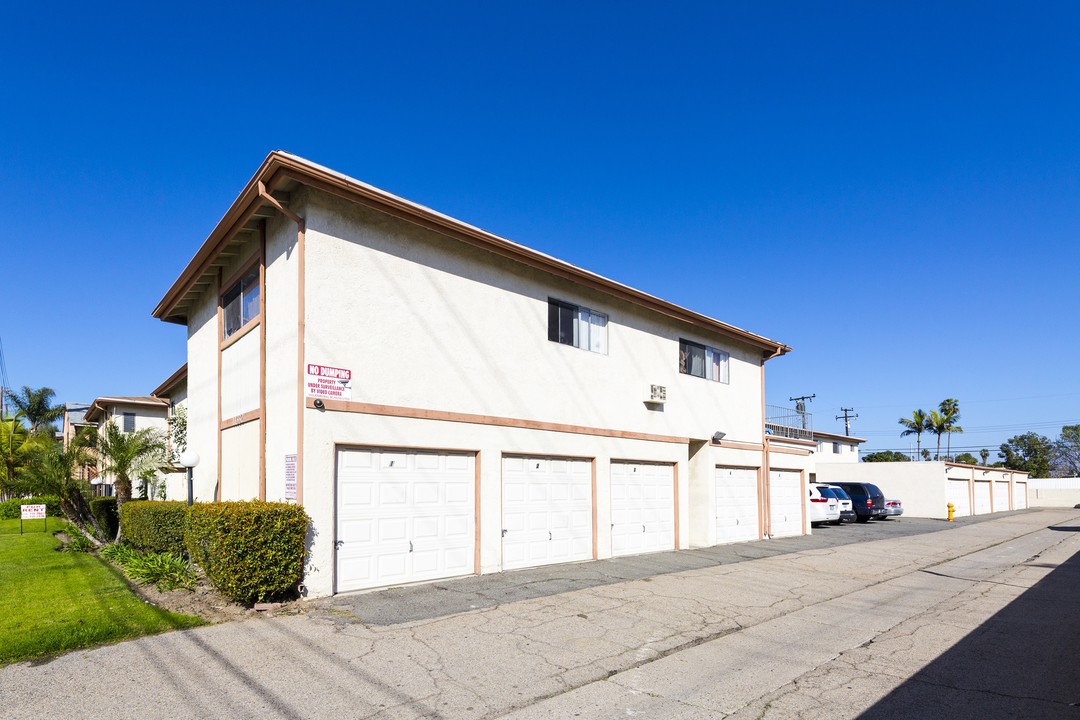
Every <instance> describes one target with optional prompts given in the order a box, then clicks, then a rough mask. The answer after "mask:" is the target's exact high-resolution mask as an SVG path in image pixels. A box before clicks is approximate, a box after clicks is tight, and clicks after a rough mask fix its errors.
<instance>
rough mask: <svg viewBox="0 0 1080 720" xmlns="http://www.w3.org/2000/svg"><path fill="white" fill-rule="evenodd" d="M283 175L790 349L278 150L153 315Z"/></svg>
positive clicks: (161, 312) (750, 340) (670, 312)
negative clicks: (262, 189)
mask: <svg viewBox="0 0 1080 720" xmlns="http://www.w3.org/2000/svg"><path fill="white" fill-rule="evenodd" d="M284 179H289V180H293V181H295V182H298V183H301V184H304V185H307V186H309V187H312V188H315V189H318V190H322V191H323V192H327V193H330V194H332V195H336V196H338V197H342V198H344V199H346V200H349V201H352V202H355V203H359V204H362V205H365V206H367V207H371V208H373V209H376V210H379V211H381V212H383V213H386V214H388V215H391V216H393V217H397V218H399V219H401V220H404V221H406V222H409V223H412V224H414V225H419V226H421V227H424V228H427V229H429V230H433V231H435V232H438V233H441V234H443V235H447V236H449V237H452V238H454V239H456V240H459V241H461V242H464V243H466V244H469V245H472V246H474V247H477V248H480V249H482V250H486V251H488V252H492V253H495V254H496V255H500V256H502V257H506V258H509V259H511V260H514V261H516V262H519V263H521V264H523V265H526V266H529V267H532V268H535V269H538V270H542V271H544V272H547V273H550V274H552V275H555V276H557V277H561V278H564V279H567V280H570V281H571V282H574V283H577V284H579V285H584V286H586V287H589V288H592V289H595V290H599V291H600V292H602V293H604V294H606V295H610V296H613V297H615V298H618V299H620V300H624V301H627V302H630V303H632V304H634V305H638V306H640V307H643V308H646V309H648V310H652V311H654V312H657V313H660V314H661V315H665V316H667V317H670V318H673V319H676V320H680V321H682V322H686V323H689V324H690V325H693V326H695V327H698V328H702V329H704V330H707V331H710V332H714V333H718V334H720V335H722V336H725V337H727V338H730V339H733V340H737V341H739V342H742V343H745V344H748V345H751V346H753V347H757V348H759V349H761V351H762V353H763V357H764V358H765V359H771V358H774V357H778V356H780V355H784V354H786V353H788V352H791V348H790V347H788V346H787V345H784V344H783V343H780V342H777V341H775V340H770V339H769V338H766V337H763V336H761V335H756V334H754V333H752V332H749V331H747V330H743V329H741V328H737V327H735V326H733V325H728V324H727V323H723V322H720V321H719V320H715V319H713V318H710V317H708V316H707V315H702V314H701V313H697V312H694V311H693V310H688V309H686V308H684V307H681V306H679V305H675V304H674V303H670V302H668V301H666V300H661V299H660V298H658V297H656V296H654V295H649V294H648V293H645V292H642V291H640V290H635V289H634V288H631V287H629V286H627V285H623V284H622V283H619V282H616V281H614V280H610V279H608V278H605V277H603V276H601V275H597V274H596V273H592V272H589V271H588V270H583V269H582V268H579V267H577V266H575V265H571V264H570V263H567V262H564V261H562V260H559V259H557V258H554V257H552V256H550V255H547V254H545V253H542V252H539V251H538V250H533V249H531V248H527V247H525V246H524V245H520V244H518V243H515V242H513V241H511V240H507V239H506V238H503V237H500V236H498V235H495V234H493V233H489V232H487V231H485V230H481V229H480V228H477V227H474V226H472V225H469V224H468V223H464V222H462V221H460V220H456V219H454V218H452V217H450V216H448V215H443V214H442V213H440V212H437V211H435V210H432V209H431V208H428V207H425V206H423V205H419V204H417V203H414V202H411V201H409V200H406V199H405V198H402V197H398V196H397V195H393V194H392V193H388V192H386V191H385V190H380V189H379V188H376V187H374V186H372V185H368V184H367V183H364V182H361V181H359V180H356V179H354V178H351V177H349V176H347V175H343V174H341V173H339V172H335V171H333V170H331V169H329V168H326V167H323V166H322V165H317V164H316V163H313V162H310V161H308V160H304V159H303V158H300V157H297V156H295V155H290V154H289V153H285V152H282V151H280V150H275V151H274V152H272V153H270V155H268V156H267V158H266V160H265V161H263V164H262V166H261V167H260V168H259V170H258V171H257V172H256V173H255V175H254V176H253V177H252V178H251V180H249V181H248V183H247V185H246V186H245V187H244V189H243V191H242V192H241V193H240V195H239V196H238V197H237V198H236V200H235V201H234V202H233V204H232V206H231V207H230V208H229V210H228V212H226V213H225V216H224V217H223V218H222V219H221V221H220V222H219V223H218V224H217V227H215V228H214V231H213V232H212V233H211V234H210V236H209V237H208V238H207V239H206V241H205V242H204V243H203V245H202V247H201V248H199V251H198V252H196V253H195V256H194V257H193V258H192V259H191V262H189V263H188V265H187V267H186V268H185V269H184V271H183V272H182V273H181V274H180V277H178V278H177V279H176V281H175V282H174V283H173V285H172V287H171V288H169V291H168V292H167V293H166V294H165V297H163V298H162V299H161V301H160V302H159V303H158V305H157V307H156V308H155V309H154V312H153V316H154V317H156V318H158V319H159V320H165V321H167V322H179V323H181V324H183V323H184V318H182V317H175V316H173V315H172V313H173V311H174V310H175V309H176V306H177V305H178V304H179V303H180V302H181V301H182V300H183V298H184V296H185V295H186V294H187V293H188V292H190V290H191V288H192V287H193V286H194V285H195V284H196V282H197V281H198V280H199V278H200V277H202V275H203V273H205V272H206V271H207V270H208V269H209V267H210V266H211V264H212V263H213V262H214V259H215V258H216V257H217V255H218V253H220V252H221V250H222V249H223V248H224V247H225V245H226V244H227V243H228V242H229V240H230V239H231V238H232V236H233V235H234V234H235V232H236V231H237V230H238V229H239V228H241V227H243V225H244V223H246V222H247V221H248V220H249V219H250V218H251V215H252V214H254V212H255V211H256V210H257V209H258V208H259V206H260V205H262V202H263V201H262V200H261V199H260V197H259V183H262V184H263V185H264V186H265V187H266V190H267V192H273V190H274V189H275V188H276V187H277V186H278V185H279V184H280V183H281V182H282V181H283V180H284Z"/></svg>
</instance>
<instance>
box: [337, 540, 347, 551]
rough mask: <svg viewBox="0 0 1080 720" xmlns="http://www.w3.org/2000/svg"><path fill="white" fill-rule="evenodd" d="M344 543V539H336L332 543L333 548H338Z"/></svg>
mask: <svg viewBox="0 0 1080 720" xmlns="http://www.w3.org/2000/svg"><path fill="white" fill-rule="evenodd" d="M344 544H345V541H344V540H338V541H336V542H335V543H334V549H335V550H340V549H341V546H342V545H344Z"/></svg>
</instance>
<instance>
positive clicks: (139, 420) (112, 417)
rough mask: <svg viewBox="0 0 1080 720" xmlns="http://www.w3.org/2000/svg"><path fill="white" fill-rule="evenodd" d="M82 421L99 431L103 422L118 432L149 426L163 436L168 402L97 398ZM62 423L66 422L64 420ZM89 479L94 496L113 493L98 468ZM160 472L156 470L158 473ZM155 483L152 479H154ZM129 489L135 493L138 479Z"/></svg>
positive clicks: (167, 418)
mask: <svg viewBox="0 0 1080 720" xmlns="http://www.w3.org/2000/svg"><path fill="white" fill-rule="evenodd" d="M83 422H84V423H85V424H88V425H94V426H96V427H97V430H98V432H99V433H100V432H103V429H104V427H105V425H106V424H107V423H110V422H112V423H115V424H116V427H117V428H118V429H119V430H120V431H121V432H126V433H127V432H135V431H136V430H144V429H152V430H154V431H156V432H159V433H161V434H162V435H166V434H167V433H168V429H169V403H168V401H167V400H162V399H161V398H156V397H152V396H151V397H146V396H139V397H99V398H98V399H96V400H94V402H93V403H91V405H90V407H89V408H88V409H87V410H86V413H85V415H84V416H83ZM65 424H66V423H65ZM91 474H92V475H93V477H92V478H91V480H90V484H91V486H92V487H93V488H94V494H95V495H105V496H110V497H111V496H112V495H113V478H112V476H111V475H109V474H108V473H105V472H102V471H101V467H100V461H98V468H97V469H96V470H95V471H93V472H92V473H91ZM159 475H160V473H159ZM155 482H156V481H155ZM132 484H133V487H132V492H137V490H138V482H137V481H133V483H132Z"/></svg>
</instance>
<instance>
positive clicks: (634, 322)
mask: <svg viewBox="0 0 1080 720" xmlns="http://www.w3.org/2000/svg"><path fill="white" fill-rule="evenodd" d="M289 206H290V207H291V208H292V209H293V210H294V211H295V212H297V213H299V214H300V215H302V216H304V217H305V218H306V225H307V239H306V248H307V250H306V254H305V262H306V273H305V277H306V289H307V292H306V295H305V305H306V312H305V316H304V318H303V319H304V322H305V326H306V332H305V339H306V353H305V359H306V361H307V362H311V363H318V364H322V365H329V366H335V367H342V368H347V369H349V370H351V371H352V372H353V382H352V400H354V401H357V402H367V403H374V404H379V405H388V406H398V407H406V408H418V409H425V410H441V411H446V412H453V413H469V414H478V415H488V416H497V417H504V418H514V419H520V420H527V421H535V422H541V423H563V424H568V425H579V426H588V427H595V428H603V429H610V430H617V431H630V432H637V433H648V434H655V435H665V436H677V437H688V438H691V439H696V440H698V441H705V440H707V439H708V438H710V437H711V436H712V434H713V433H714V432H715V431H717V430H720V431H723V432H725V433H726V441H728V442H732V441H734V442H742V443H756V444H760V443H761V442H762V426H763V417H762V415H761V409H762V407H761V398H762V387H761V382H762V371H761V352H760V350H757V349H754V348H752V347H749V346H745V345H742V344H739V343H735V342H729V341H727V340H725V339H723V338H721V337H720V336H717V335H713V334H711V333H708V332H705V331H702V330H699V329H696V328H693V327H691V326H689V325H687V324H685V323H682V322H678V321H674V320H671V319H668V318H665V317H663V316H660V315H658V314H654V313H650V312H648V311H645V310H642V309H638V308H636V307H627V306H626V305H625V304H624V303H621V302H615V301H612V300H611V299H609V298H607V297H606V296H604V295H602V294H600V293H598V292H595V291H592V290H587V289H584V288H582V287H578V286H576V285H574V284H572V283H570V282H568V281H566V280H563V279H560V278H557V277H554V276H550V275H546V274H544V273H541V272H539V271H534V270H531V269H529V268H525V267H523V266H520V265H518V264H516V263H514V262H511V261H509V260H506V259H502V258H499V257H497V256H495V255H492V254H490V253H487V252H483V251H480V250H476V249H472V248H469V247H466V246H463V245H462V244H460V243H458V242H456V241H452V240H449V239H447V238H445V237H442V236H439V235H436V234H434V233H431V232H428V231H426V230H422V229H420V228H417V227H415V226H413V225H410V224H406V223H404V222H401V221H398V220H394V219H391V218H388V217H387V216H383V215H380V214H378V213H375V212H374V211H370V210H367V209H363V208H359V207H358V206H355V205H352V204H349V203H346V202H344V201H340V200H338V199H336V198H333V197H330V196H327V195H323V194H320V193H318V192H315V191H309V190H300V191H297V192H295V193H294V194H293V195H292V196H291V197H290V199H289ZM249 245H250V246H254V243H249ZM255 249H257V248H256V247H249V248H248V249H247V250H244V251H242V253H241V254H242V255H244V254H247V253H249V252H253V251H254V250H255ZM243 263H244V260H242V259H240V260H237V262H236V263H234V266H235V268H238V267H240V266H242V265H243ZM297 273H298V254H297V252H296V226H295V224H293V223H292V222H291V221H288V220H285V219H284V218H271V219H269V220H268V221H267V226H266V284H265V287H264V288H263V298H264V302H265V315H264V317H263V318H262V326H261V329H260V330H258V331H255V332H252V333H250V336H251V337H252V338H256V343H257V338H258V337H259V335H258V333H265V337H266V404H265V414H266V431H265V432H266V445H265V452H266V498H267V499H268V500H284V499H285V488H284V474H285V457H286V455H289V454H292V453H296V452H297V450H298V447H297V415H298V410H297V402H298V369H299V368H298V350H297V346H298V340H297V325H298V319H299V318H298V316H297V309H298V281H297V277H298V276H297ZM224 274H225V275H226V276H227V275H229V272H228V271H226V272H225V273H224ZM549 296H550V297H554V298H557V299H559V300H564V301H567V302H572V303H575V304H578V305H581V306H585V307H589V308H591V309H592V310H594V311H597V312H602V313H605V314H607V315H608V352H607V354H597V353H592V352H588V351H585V350H580V349H578V348H574V347H569V346H564V345H559V344H558V343H553V342H550V341H549V340H548V339H547V309H548V306H547V301H548V297H549ZM217 303H218V289H217V288H216V287H214V288H211V289H210V290H208V291H207V292H206V293H205V294H204V296H203V297H202V299H201V302H200V303H199V306H198V308H197V309H196V311H195V313H194V314H193V316H192V318H191V320H190V325H189V346H188V349H189V392H190V397H189V446H190V447H192V448H193V449H196V450H197V451H198V452H199V453H200V455H202V457H203V462H202V464H201V465H200V467H199V468H197V470H196V478H197V483H196V494H197V495H198V497H199V498H200V499H210V498H211V497H212V493H213V488H214V484H213V480H214V479H216V470H217V468H216V462H217V437H218V433H217V377H218V375H217V373H218V366H217V358H218V326H217V314H216V313H217ZM680 337H682V338H686V339H689V340H693V341H696V342H700V343H703V344H706V345H710V346H713V347H719V348H721V349H723V350H726V351H727V352H729V353H730V355H731V358H730V362H729V376H730V381H729V383H726V384H724V383H717V382H712V381H708V380H704V379H701V378H696V377H691V376H687V375H682V374H680V373H679V372H678V343H679V338H680ZM247 340H248V338H247V337H245V338H244V339H243V340H241V343H244V342H246V341H247ZM239 344H240V343H237V344H236V345H239ZM236 345H234V346H233V347H230V348H227V349H226V353H227V354H228V353H229V351H231V350H233V349H234V348H235V347H236ZM256 346H257V344H256ZM236 355H237V356H238V357H242V358H244V360H243V362H237V363H232V364H230V362H229V361H228V360H226V362H225V364H226V368H225V380H226V382H227V383H229V384H230V385H231V384H233V383H234V382H237V380H235V379H234V378H239V380H238V381H239V382H245V381H248V382H249V381H250V377H252V376H254V377H258V355H257V353H252V352H238V353H236ZM249 371H250V375H249V374H247V373H248V372H249ZM650 383H655V384H661V385H666V386H667V388H668V402H667V404H666V405H664V406H662V408H650V407H649V406H646V405H645V404H644V403H643V402H642V400H643V397H644V393H645V389H646V387H647V385H648V384H650ZM245 392H246V394H245V395H244V396H245V397H250V391H249V390H248V391H245ZM234 396H235V393H233V391H232V390H228V389H226V390H225V392H224V394H223V408H224V407H227V408H228V410H227V411H226V410H224V409H223V413H222V417H223V418H225V419H228V418H229V417H230V416H231V415H232V414H239V408H240V407H241V406H242V407H249V405H250V403H241V404H240V405H236V404H235V403H234V402H233V400H232V399H230V398H232V397H234ZM303 413H304V414H303V417H304V425H305V431H304V441H303V468H302V471H303V488H302V492H303V502H304V505H305V509H306V510H307V512H308V513H309V515H310V516H311V518H312V521H313V533H312V544H311V547H310V555H309V564H308V567H307V572H306V576H305V581H304V582H305V585H306V586H307V588H308V590H309V593H310V594H311V595H313V596H319V595H326V594H329V593H330V592H332V591H333V581H332V574H333V568H332V560H333V551H332V546H333V538H334V532H335V529H334V512H335V504H334V503H335V497H334V493H335V462H336V449H337V448H338V447H342V446H368V447H400V448H415V449H447V450H472V451H476V452H478V453H479V457H478V467H479V478H480V510H481V518H480V524H479V530H480V533H481V535H480V537H481V541H480V569H481V571H483V572H492V571H498V570H501V568H502V557H501V530H502V528H501V503H502V497H501V492H502V457H503V455H505V454H516V453H521V454H528V455H554V456H568V457H582V458H589V459H593V460H594V461H595V470H596V490H597V495H596V513H597V545H596V549H597V554H598V556H599V557H607V556H609V555H610V552H611V537H610V463H611V461H612V460H633V461H645V462H663V463H675V464H676V466H677V470H676V471H677V473H678V482H679V515H680V522H679V535H678V537H679V546H680V547H683V548H686V547H690V546H700V545H708V544H712V543H713V542H715V485H714V469H715V467H716V466H717V465H726V466H745V467H752V468H759V467H760V466H761V462H762V453H761V451H754V450H738V449H732V448H721V447H714V446H708V445H707V446H705V447H704V450H703V452H702V453H700V457H698V458H696V462H694V463H693V464H692V463H691V461H690V458H689V456H688V447H687V445H686V444H682V443H670V442H659V441H654V440H641V439H621V438H613V437H602V436H597V435H585V434H575V433H568V432H556V431H551V430H540V429H524V428H510V427H499V426H491V425H476V424H468V423H464V422H447V421H438V420H428V419H413V418H395V417H386V416H378V415H368V414H360V413H349V412H332V411H319V410H314V409H309V410H304V411H303ZM258 428H259V423H258V422H251V423H245V424H243V425H240V426H237V427H235V428H230V429H227V430H226V431H225V433H224V437H225V438H226V439H227V440H226V441H225V444H224V445H223V449H224V452H223V453H222V479H223V497H224V498H225V499H247V498H249V497H251V496H252V492H253V488H254V490H257V477H258V476H257V468H258V449H259V441H258ZM785 460H788V458H786V457H785ZM793 463H794V464H795V465H796V466H798V467H800V468H805V466H806V460H805V458H801V457H800V458H798V460H795V459H791V460H788V462H786V463H784V464H783V465H781V466H782V467H787V466H789V465H791V464H793ZM252 472H254V473H255V474H254V475H252ZM232 478H235V481H234V480H233V479H232ZM253 478H254V480H253ZM253 482H254V483H255V484H254V485H253ZM691 508H693V511H691ZM710 533H711V535H710Z"/></svg>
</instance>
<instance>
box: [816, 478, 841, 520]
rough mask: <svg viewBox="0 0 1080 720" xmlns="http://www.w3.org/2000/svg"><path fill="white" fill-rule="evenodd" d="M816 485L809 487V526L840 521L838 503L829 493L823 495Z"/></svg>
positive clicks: (819, 487)
mask: <svg viewBox="0 0 1080 720" xmlns="http://www.w3.org/2000/svg"><path fill="white" fill-rule="evenodd" d="M821 487H822V486H820V485H818V484H817V483H814V484H812V485H811V486H810V525H811V526H813V525H819V524H821V523H827V522H834V521H838V520H840V501H839V500H837V499H836V497H834V496H833V495H832V494H831V493H830V494H829V495H825V494H824V493H823V492H821Z"/></svg>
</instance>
